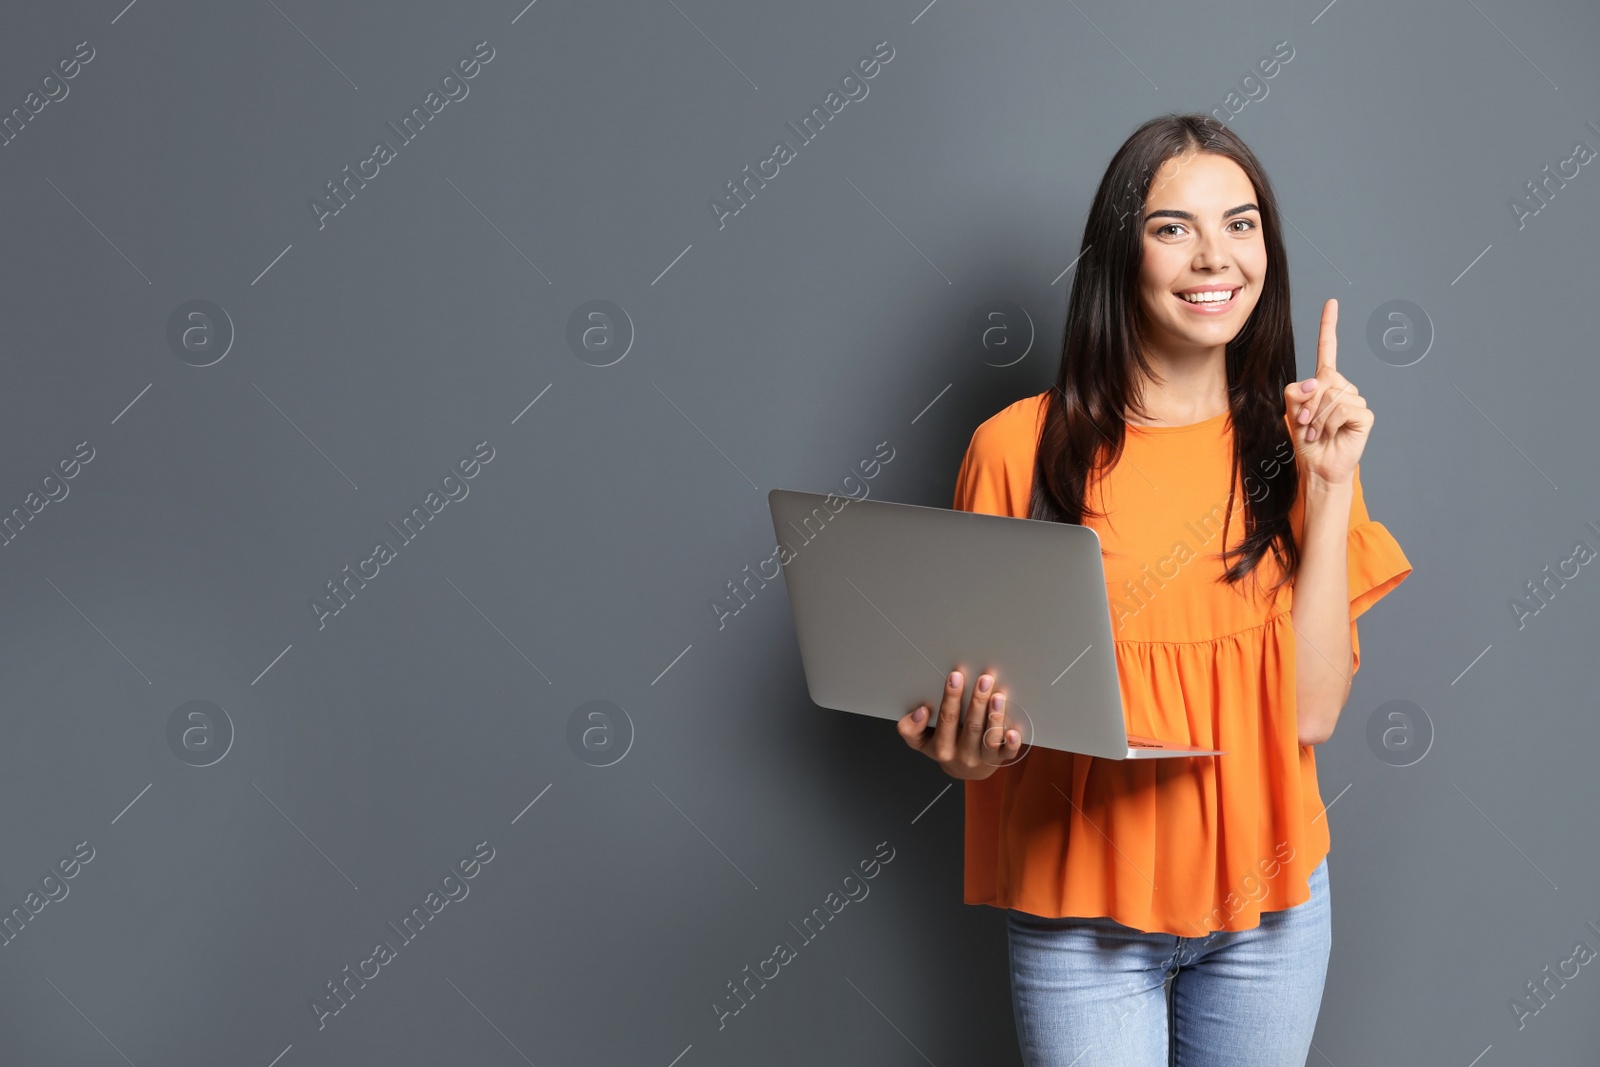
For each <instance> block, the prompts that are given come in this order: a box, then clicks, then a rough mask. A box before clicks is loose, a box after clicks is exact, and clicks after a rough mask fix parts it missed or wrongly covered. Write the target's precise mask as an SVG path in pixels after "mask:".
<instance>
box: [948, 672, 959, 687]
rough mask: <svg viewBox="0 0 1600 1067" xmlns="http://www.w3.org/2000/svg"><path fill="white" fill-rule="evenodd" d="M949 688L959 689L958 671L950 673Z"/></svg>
mask: <svg viewBox="0 0 1600 1067" xmlns="http://www.w3.org/2000/svg"><path fill="white" fill-rule="evenodd" d="M950 688H951V689H960V688H961V672H960V671H951V672H950Z"/></svg>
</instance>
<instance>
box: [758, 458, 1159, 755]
mask: <svg viewBox="0 0 1600 1067" xmlns="http://www.w3.org/2000/svg"><path fill="white" fill-rule="evenodd" d="M767 498H768V503H769V504H770V507H771V511H772V524H773V530H774V532H775V533H776V535H777V537H778V543H779V545H780V546H787V547H788V549H789V550H788V551H786V552H785V551H782V550H781V549H780V554H779V559H780V561H782V563H783V575H784V584H785V586H786V587H787V589H788V592H789V602H790V606H791V609H792V611H793V614H794V621H795V632H796V634H797V636H798V639H799V644H800V657H801V660H802V663H803V665H804V668H805V676H806V686H807V688H808V689H809V690H810V692H811V699H812V701H813V702H815V703H817V704H819V705H821V706H822V707H825V708H833V709H836V710H839V711H849V712H854V713H856V714H859V715H872V716H875V717H877V718H881V719H890V720H898V719H900V718H901V717H902V716H904V715H905V714H906V713H907V712H909V711H911V710H912V709H913V708H915V707H916V706H917V705H919V704H927V705H928V706H929V708H930V709H932V710H933V711H934V712H935V713H937V711H938V707H939V701H940V698H941V697H942V695H943V692H944V679H945V677H946V676H947V675H948V673H949V672H950V671H951V670H955V669H959V670H961V672H962V674H963V676H964V677H965V679H966V683H967V684H966V690H967V691H966V693H965V694H963V697H962V707H963V709H965V707H966V702H967V700H968V699H969V698H970V696H971V692H972V685H973V684H974V681H975V679H976V678H977V676H978V675H979V674H980V673H982V672H984V671H992V672H993V673H994V675H995V678H996V684H997V685H998V686H999V688H1001V689H1002V690H1003V691H1004V692H1005V693H1006V700H1007V707H1006V718H1007V720H1008V721H1007V729H1009V728H1011V727H1012V726H1015V727H1016V728H1017V730H1018V731H1019V732H1020V734H1021V737H1022V741H1023V744H1024V746H1027V745H1040V746H1043V747H1045V748H1055V749H1061V750H1063V751H1069V752H1081V753H1085V754H1087V755H1092V756H1103V757H1106V758H1109V759H1123V758H1125V757H1126V756H1127V755H1128V736H1127V728H1126V724H1125V722H1124V719H1123V710H1122V694H1121V688H1120V684H1119V682H1118V677H1117V664H1116V650H1115V646H1114V645H1113V643H1112V637H1111V609H1110V604H1109V602H1108V600H1107V596H1106V585H1105V570H1104V567H1103V565H1102V563H1101V559H1100V538H1099V535H1097V534H1096V533H1095V531H1094V530H1093V529H1091V528H1090V527H1087V526H1079V525H1073V524H1068V523H1057V522H1042V521H1036V520H1033V519H1014V518H1010V517H1007V516H1000V515H985V514H980V513H977V512H968V511H952V510H947V509H943V508H930V507H922V506H919V505H915V504H898V503H892V502H889V501H881V500H870V499H863V500H855V499H851V498H847V497H840V496H836V495H832V494H829V495H826V496H824V495H823V494H819V493H807V492H801V491H798V490H791V489H774V490H772V491H771V492H770V493H769V494H768V495H767Z"/></svg>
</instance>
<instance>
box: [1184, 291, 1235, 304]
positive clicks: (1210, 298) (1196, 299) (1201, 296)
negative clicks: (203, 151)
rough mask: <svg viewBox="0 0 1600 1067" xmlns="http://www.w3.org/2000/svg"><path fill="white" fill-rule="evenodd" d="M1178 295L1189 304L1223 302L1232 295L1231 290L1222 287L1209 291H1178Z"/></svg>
mask: <svg viewBox="0 0 1600 1067" xmlns="http://www.w3.org/2000/svg"><path fill="white" fill-rule="evenodd" d="M1178 295H1179V296H1181V297H1183V298H1184V299H1185V300H1187V301H1189V303H1191V304H1223V303H1226V302H1227V301H1228V300H1229V299H1231V298H1232V297H1233V290H1232V289H1223V290H1219V291H1215V292H1210V293H1179V294H1178Z"/></svg>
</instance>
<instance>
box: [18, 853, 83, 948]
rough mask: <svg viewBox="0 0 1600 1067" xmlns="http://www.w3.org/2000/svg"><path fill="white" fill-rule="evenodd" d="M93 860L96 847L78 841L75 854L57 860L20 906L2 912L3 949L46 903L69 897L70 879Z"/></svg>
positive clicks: (35, 916)
mask: <svg viewBox="0 0 1600 1067" xmlns="http://www.w3.org/2000/svg"><path fill="white" fill-rule="evenodd" d="M92 859H94V846H93V845H91V844H89V842H87V841H79V842H78V843H77V844H76V845H73V846H72V855H70V856H65V857H63V858H61V859H59V860H57V861H56V865H55V866H54V867H52V868H50V869H49V870H47V871H46V872H45V873H44V876H43V877H41V878H40V879H39V888H38V889H37V890H34V889H30V890H28V895H27V896H25V897H23V898H22V904H21V905H20V906H18V907H14V908H12V909H11V910H10V911H9V912H7V913H5V914H3V915H0V948H4V947H6V946H7V945H9V944H11V942H13V941H15V940H16V939H17V935H18V934H20V933H22V931H23V930H24V929H26V928H27V926H28V924H29V923H30V922H33V921H34V920H35V919H37V918H38V917H39V913H40V912H41V911H43V910H44V909H45V907H46V906H47V905H49V904H58V903H60V902H61V901H63V900H66V899H67V894H68V893H69V892H71V887H70V886H68V885H67V882H68V881H69V880H71V879H73V878H76V877H77V876H78V872H79V871H81V870H83V865H84V864H86V863H88V862H89V861H90V860H92ZM41 893H42V894H43V895H42V896H41V895H40V894H41Z"/></svg>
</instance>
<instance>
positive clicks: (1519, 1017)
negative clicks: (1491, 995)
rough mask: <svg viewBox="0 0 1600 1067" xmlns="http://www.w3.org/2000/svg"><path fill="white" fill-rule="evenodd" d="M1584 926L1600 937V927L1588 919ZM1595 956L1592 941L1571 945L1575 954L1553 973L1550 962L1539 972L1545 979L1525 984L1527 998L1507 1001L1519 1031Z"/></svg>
mask: <svg viewBox="0 0 1600 1067" xmlns="http://www.w3.org/2000/svg"><path fill="white" fill-rule="evenodd" d="M1583 925H1585V926H1587V927H1588V928H1589V929H1590V930H1591V931H1593V932H1594V933H1595V934H1596V935H1597V936H1600V926H1596V925H1595V924H1594V923H1592V922H1590V921H1588V920H1587V919H1585V920H1584V923H1583ZM1594 957H1595V951H1594V949H1593V948H1591V947H1590V946H1589V942H1587V941H1579V942H1578V943H1577V944H1575V945H1573V946H1572V955H1570V956H1568V957H1567V958H1566V959H1564V960H1562V961H1560V962H1559V963H1557V964H1556V965H1555V970H1554V971H1552V970H1551V969H1550V965H1549V964H1548V963H1547V964H1545V965H1544V969H1543V970H1542V971H1540V972H1539V973H1540V974H1541V975H1543V977H1541V978H1539V979H1537V980H1535V979H1532V978H1530V979H1528V981H1526V982H1524V983H1523V984H1522V985H1523V988H1524V989H1526V990H1527V991H1528V995H1527V996H1526V997H1511V998H1510V999H1508V1000H1507V1001H1506V1004H1507V1005H1508V1006H1509V1007H1510V1008H1511V1017H1512V1018H1513V1019H1515V1020H1516V1021H1517V1029H1518V1030H1521V1029H1522V1028H1523V1027H1525V1026H1527V1025H1528V1020H1529V1019H1531V1018H1533V1017H1534V1016H1535V1015H1538V1014H1539V1013H1540V1012H1541V1011H1543V1010H1544V1009H1545V1008H1548V1007H1549V1006H1550V1002H1551V1001H1552V1000H1554V999H1555V997H1556V994H1557V993H1559V992H1561V990H1562V989H1564V988H1566V985H1567V983H1568V982H1570V981H1572V980H1573V979H1574V978H1576V977H1578V975H1579V974H1580V973H1582V968H1583V966H1584V965H1585V964H1587V963H1588V962H1589V961H1590V960H1592V959H1594ZM1569 969H1570V970H1569Z"/></svg>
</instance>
